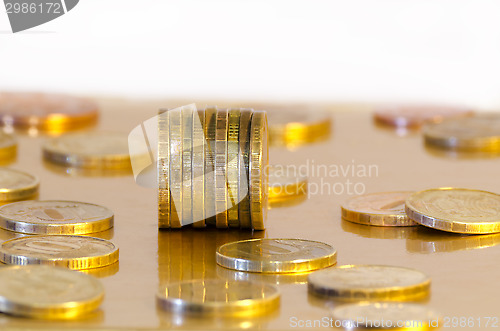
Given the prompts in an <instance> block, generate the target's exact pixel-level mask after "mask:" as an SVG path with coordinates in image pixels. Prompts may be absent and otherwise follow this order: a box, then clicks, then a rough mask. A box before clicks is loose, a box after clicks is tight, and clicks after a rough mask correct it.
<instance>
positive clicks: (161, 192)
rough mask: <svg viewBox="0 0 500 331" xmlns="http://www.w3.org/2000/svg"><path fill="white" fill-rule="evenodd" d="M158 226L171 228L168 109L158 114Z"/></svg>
mask: <svg viewBox="0 0 500 331" xmlns="http://www.w3.org/2000/svg"><path fill="white" fill-rule="evenodd" d="M157 153H158V155H157V163H158V164H157V167H158V169H157V171H158V227H159V228H170V187H169V178H170V173H169V171H170V170H169V169H170V121H169V115H168V110H167V109H161V110H160V112H159V114H158V152H157Z"/></svg>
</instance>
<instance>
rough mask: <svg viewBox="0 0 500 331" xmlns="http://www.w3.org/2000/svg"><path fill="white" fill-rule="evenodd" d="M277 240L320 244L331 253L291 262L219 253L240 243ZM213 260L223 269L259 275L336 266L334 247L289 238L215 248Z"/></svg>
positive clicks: (232, 243) (231, 244)
mask: <svg viewBox="0 0 500 331" xmlns="http://www.w3.org/2000/svg"><path fill="white" fill-rule="evenodd" d="M277 240H282V241H290V240H294V241H296V240H299V241H304V242H309V243H314V244H321V245H324V246H325V247H328V248H329V249H331V250H332V253H331V254H327V255H324V256H320V257H317V258H311V259H306V258H303V259H299V260H291V261H275V260H269V261H261V260H251V259H248V258H239V257H230V256H227V255H224V254H223V253H221V251H223V250H224V249H225V248H226V247H230V246H236V245H240V244H242V243H248V242H258V241H261V242H265V241H277ZM215 260H216V262H217V264H218V265H220V266H222V267H224V268H228V269H232V270H237V271H245V272H259V273H300V272H306V271H313V270H318V269H322V268H326V267H329V266H332V265H334V264H336V263H337V250H336V249H335V247H333V246H331V245H328V244H326V243H323V242H320V241H314V240H306V239H290V238H272V239H248V240H240V241H235V242H230V243H226V244H224V245H221V246H220V247H219V248H217V251H216V258H215Z"/></svg>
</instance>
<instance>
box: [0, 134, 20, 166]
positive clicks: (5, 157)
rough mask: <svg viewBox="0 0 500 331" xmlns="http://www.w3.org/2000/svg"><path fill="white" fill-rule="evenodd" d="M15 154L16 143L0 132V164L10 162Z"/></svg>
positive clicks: (10, 136)
mask: <svg viewBox="0 0 500 331" xmlns="http://www.w3.org/2000/svg"><path fill="white" fill-rule="evenodd" d="M16 154H17V141H16V139H15V138H14V137H13V136H12V135H10V134H5V133H3V132H0V162H2V163H3V162H5V161H10V160H12V159H14V158H15V156H16Z"/></svg>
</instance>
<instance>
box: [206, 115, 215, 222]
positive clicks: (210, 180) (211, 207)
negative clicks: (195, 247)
mask: <svg viewBox="0 0 500 331" xmlns="http://www.w3.org/2000/svg"><path fill="white" fill-rule="evenodd" d="M216 128H217V107H207V108H205V128H204V129H205V138H206V141H207V146H206V149H205V222H206V223H207V224H210V225H215V223H216V221H215V215H216V214H217V213H216V208H215V177H216V171H215V130H216Z"/></svg>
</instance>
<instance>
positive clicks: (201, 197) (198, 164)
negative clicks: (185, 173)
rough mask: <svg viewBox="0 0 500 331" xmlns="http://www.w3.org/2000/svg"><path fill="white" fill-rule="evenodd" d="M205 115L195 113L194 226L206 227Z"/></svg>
mask: <svg viewBox="0 0 500 331" xmlns="http://www.w3.org/2000/svg"><path fill="white" fill-rule="evenodd" d="M204 128H205V113H204V111H203V110H196V111H193V174H192V175H193V206H192V209H193V220H194V223H193V226H194V227H195V228H204V227H205V148H206V140H205V130H204Z"/></svg>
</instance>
